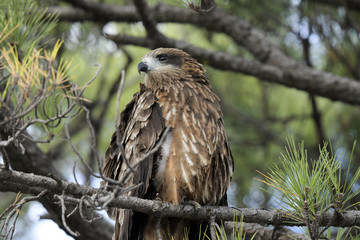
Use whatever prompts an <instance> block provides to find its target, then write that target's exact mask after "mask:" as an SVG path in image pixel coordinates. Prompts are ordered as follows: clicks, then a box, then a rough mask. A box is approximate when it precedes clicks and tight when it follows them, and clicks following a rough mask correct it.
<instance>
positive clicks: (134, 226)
mask: <svg viewBox="0 0 360 240" xmlns="http://www.w3.org/2000/svg"><path fill="white" fill-rule="evenodd" d="M138 71H139V73H140V72H145V84H140V91H139V92H138V93H136V94H135V95H134V97H133V99H132V100H131V101H130V103H129V104H128V105H127V106H126V107H125V109H124V111H123V112H122V113H121V116H120V121H121V122H120V126H119V129H118V132H119V133H120V134H116V133H114V135H113V137H112V140H111V144H110V147H109V148H108V150H107V152H106V159H105V167H104V175H105V176H107V177H110V178H113V179H116V180H119V179H121V178H122V177H123V176H124V175H125V174H127V175H128V172H129V171H130V170H129V167H128V164H126V161H125V159H128V161H129V163H130V164H131V165H134V164H136V163H137V162H138V161H139V159H140V158H141V157H142V156H144V155H145V154H146V153H148V152H149V151H151V150H152V149H154V147H156V145H157V143H158V142H159V140H160V139H161V137H162V135H163V134H164V131H165V129H167V127H170V130H169V132H168V134H167V135H166V136H164V137H165V140H164V142H163V144H162V145H161V147H160V148H159V150H158V151H157V152H156V153H155V154H153V155H151V156H149V157H147V159H145V160H144V161H141V162H140V163H139V164H138V165H137V166H136V169H135V170H136V172H135V173H134V174H133V175H132V177H129V178H127V182H126V184H127V186H133V185H136V184H139V183H143V184H142V185H141V186H140V187H138V188H136V189H134V190H132V191H130V192H128V193H127V194H128V195H129V196H135V197H139V198H144V199H160V200H162V201H166V202H170V203H173V204H182V203H186V202H197V203H199V204H200V205H215V206H216V205H227V199H226V191H227V189H228V188H229V184H230V180H231V176H232V173H233V158H232V155H231V152H230V148H229V144H228V140H227V137H226V133H225V128H224V121H223V115H222V112H221V110H220V106H219V103H218V101H219V98H218V97H217V96H216V95H215V93H214V92H213V91H212V90H211V87H210V84H209V81H208V79H207V78H206V76H205V70H204V68H203V67H202V65H201V64H200V63H198V62H197V61H196V60H195V59H194V58H192V57H191V56H190V55H189V54H187V53H185V52H184V51H182V50H179V49H175V48H158V49H155V50H153V51H151V52H149V53H147V54H146V55H145V56H144V57H143V58H142V61H141V62H140V63H139V65H138ZM117 135H118V136H119V135H120V139H118V140H117V139H116V136H117ZM117 142H118V143H120V144H121V145H122V147H123V149H124V153H125V154H124V155H125V156H126V158H124V157H123V155H122V154H121V151H120V148H119V146H117ZM115 220H116V225H115V233H114V236H113V239H115V240H127V239H146V240H152V239H157V235H156V234H157V232H156V230H155V227H154V222H155V220H154V218H153V217H151V216H147V215H145V214H143V213H139V212H135V211H131V210H124V209H117V210H116V216H115ZM199 224H200V223H199V222H191V221H189V220H181V219H177V218H168V219H162V220H161V223H160V232H161V235H162V239H175V240H180V239H184V236H185V235H186V234H185V232H187V234H188V237H189V239H193V238H194V239H198V234H199V232H198V231H199ZM189 228H190V229H189ZM184 229H185V230H184Z"/></svg>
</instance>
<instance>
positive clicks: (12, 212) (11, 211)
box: [0, 189, 48, 240]
mask: <svg viewBox="0 0 360 240" xmlns="http://www.w3.org/2000/svg"><path fill="white" fill-rule="evenodd" d="M47 193H48V190H46V189H45V190H42V191H41V192H40V193H39V194H38V195H37V196H31V197H25V198H23V199H21V200H20V197H21V193H18V194H17V196H16V199H15V201H14V203H13V204H10V205H9V206H8V207H7V208H6V209H5V211H4V212H2V213H1V214H0V221H1V220H2V219H3V216H5V215H6V214H7V217H6V218H5V221H4V223H3V224H2V225H1V226H0V234H1V233H2V232H3V231H5V235H4V238H3V239H4V240H6V239H9V240H11V239H13V235H14V231H15V224H16V222H17V219H18V217H19V215H20V214H21V208H22V207H23V206H24V204H25V203H28V202H32V201H37V200H39V199H40V198H42V197H44V196H45V194H47ZM19 200H20V201H19ZM11 219H13V221H12V224H11V227H10V228H9V229H8V225H9V223H10V221H11ZM1 235H2V234H1Z"/></svg>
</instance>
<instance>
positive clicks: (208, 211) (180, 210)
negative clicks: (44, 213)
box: [0, 171, 360, 227]
mask: <svg viewBox="0 0 360 240" xmlns="http://www.w3.org/2000/svg"><path fill="white" fill-rule="evenodd" d="M14 186H16V189H14ZM44 190H47V191H48V192H47V195H50V196H51V195H53V196H54V197H55V196H60V195H61V196H62V197H64V200H65V201H66V202H69V201H70V202H73V203H80V202H81V201H82V197H83V196H88V197H89V199H92V200H93V202H92V204H95V206H98V207H101V206H102V205H103V204H105V203H107V202H108V201H109V199H110V198H112V193H111V192H108V191H106V190H103V189H96V188H92V187H89V186H80V185H77V184H75V183H70V182H66V181H61V180H60V181H55V180H54V179H52V178H50V177H45V176H39V175H35V174H29V173H22V172H18V171H0V191H12V192H14V191H21V192H23V193H31V194H40V193H41V192H42V191H44ZM87 206H89V205H87ZM108 206H109V207H117V208H125V209H133V210H134V211H138V212H143V213H146V214H158V213H161V216H162V217H181V218H185V219H192V220H208V219H209V218H210V217H211V216H214V217H215V219H216V220H222V221H233V219H234V216H241V215H242V214H243V216H244V218H243V220H244V222H247V223H260V224H271V225H286V226H304V225H305V224H304V223H300V222H295V220H294V219H293V218H291V214H292V213H285V212H283V211H277V210H263V209H254V208H231V207H216V206H203V207H201V208H199V209H194V207H193V206H192V205H172V204H171V203H167V202H161V201H156V200H146V199H140V198H135V197H129V196H122V195H120V196H117V197H116V198H112V199H111V201H110V202H109V204H108ZM330 222H331V224H330V225H331V226H338V227H350V226H360V211H344V212H341V213H340V217H339V218H337V219H336V220H334V218H333V213H332V212H327V213H324V215H323V218H322V219H320V220H319V226H327V225H329V223H330Z"/></svg>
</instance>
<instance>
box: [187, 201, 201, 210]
mask: <svg viewBox="0 0 360 240" xmlns="http://www.w3.org/2000/svg"><path fill="white" fill-rule="evenodd" d="M185 204H188V205H191V206H193V207H194V208H195V210H198V209H200V208H201V205H200V204H199V203H198V202H196V201H192V200H189V201H186V202H185Z"/></svg>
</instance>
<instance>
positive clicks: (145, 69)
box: [137, 62, 148, 74]
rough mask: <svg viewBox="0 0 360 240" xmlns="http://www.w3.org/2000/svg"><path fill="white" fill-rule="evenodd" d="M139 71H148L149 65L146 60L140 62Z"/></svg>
mask: <svg viewBox="0 0 360 240" xmlns="http://www.w3.org/2000/svg"><path fill="white" fill-rule="evenodd" d="M137 69H138V72H139V74H141V72H147V71H148V65H147V64H146V63H144V62H140V63H139V64H138V66H137Z"/></svg>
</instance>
